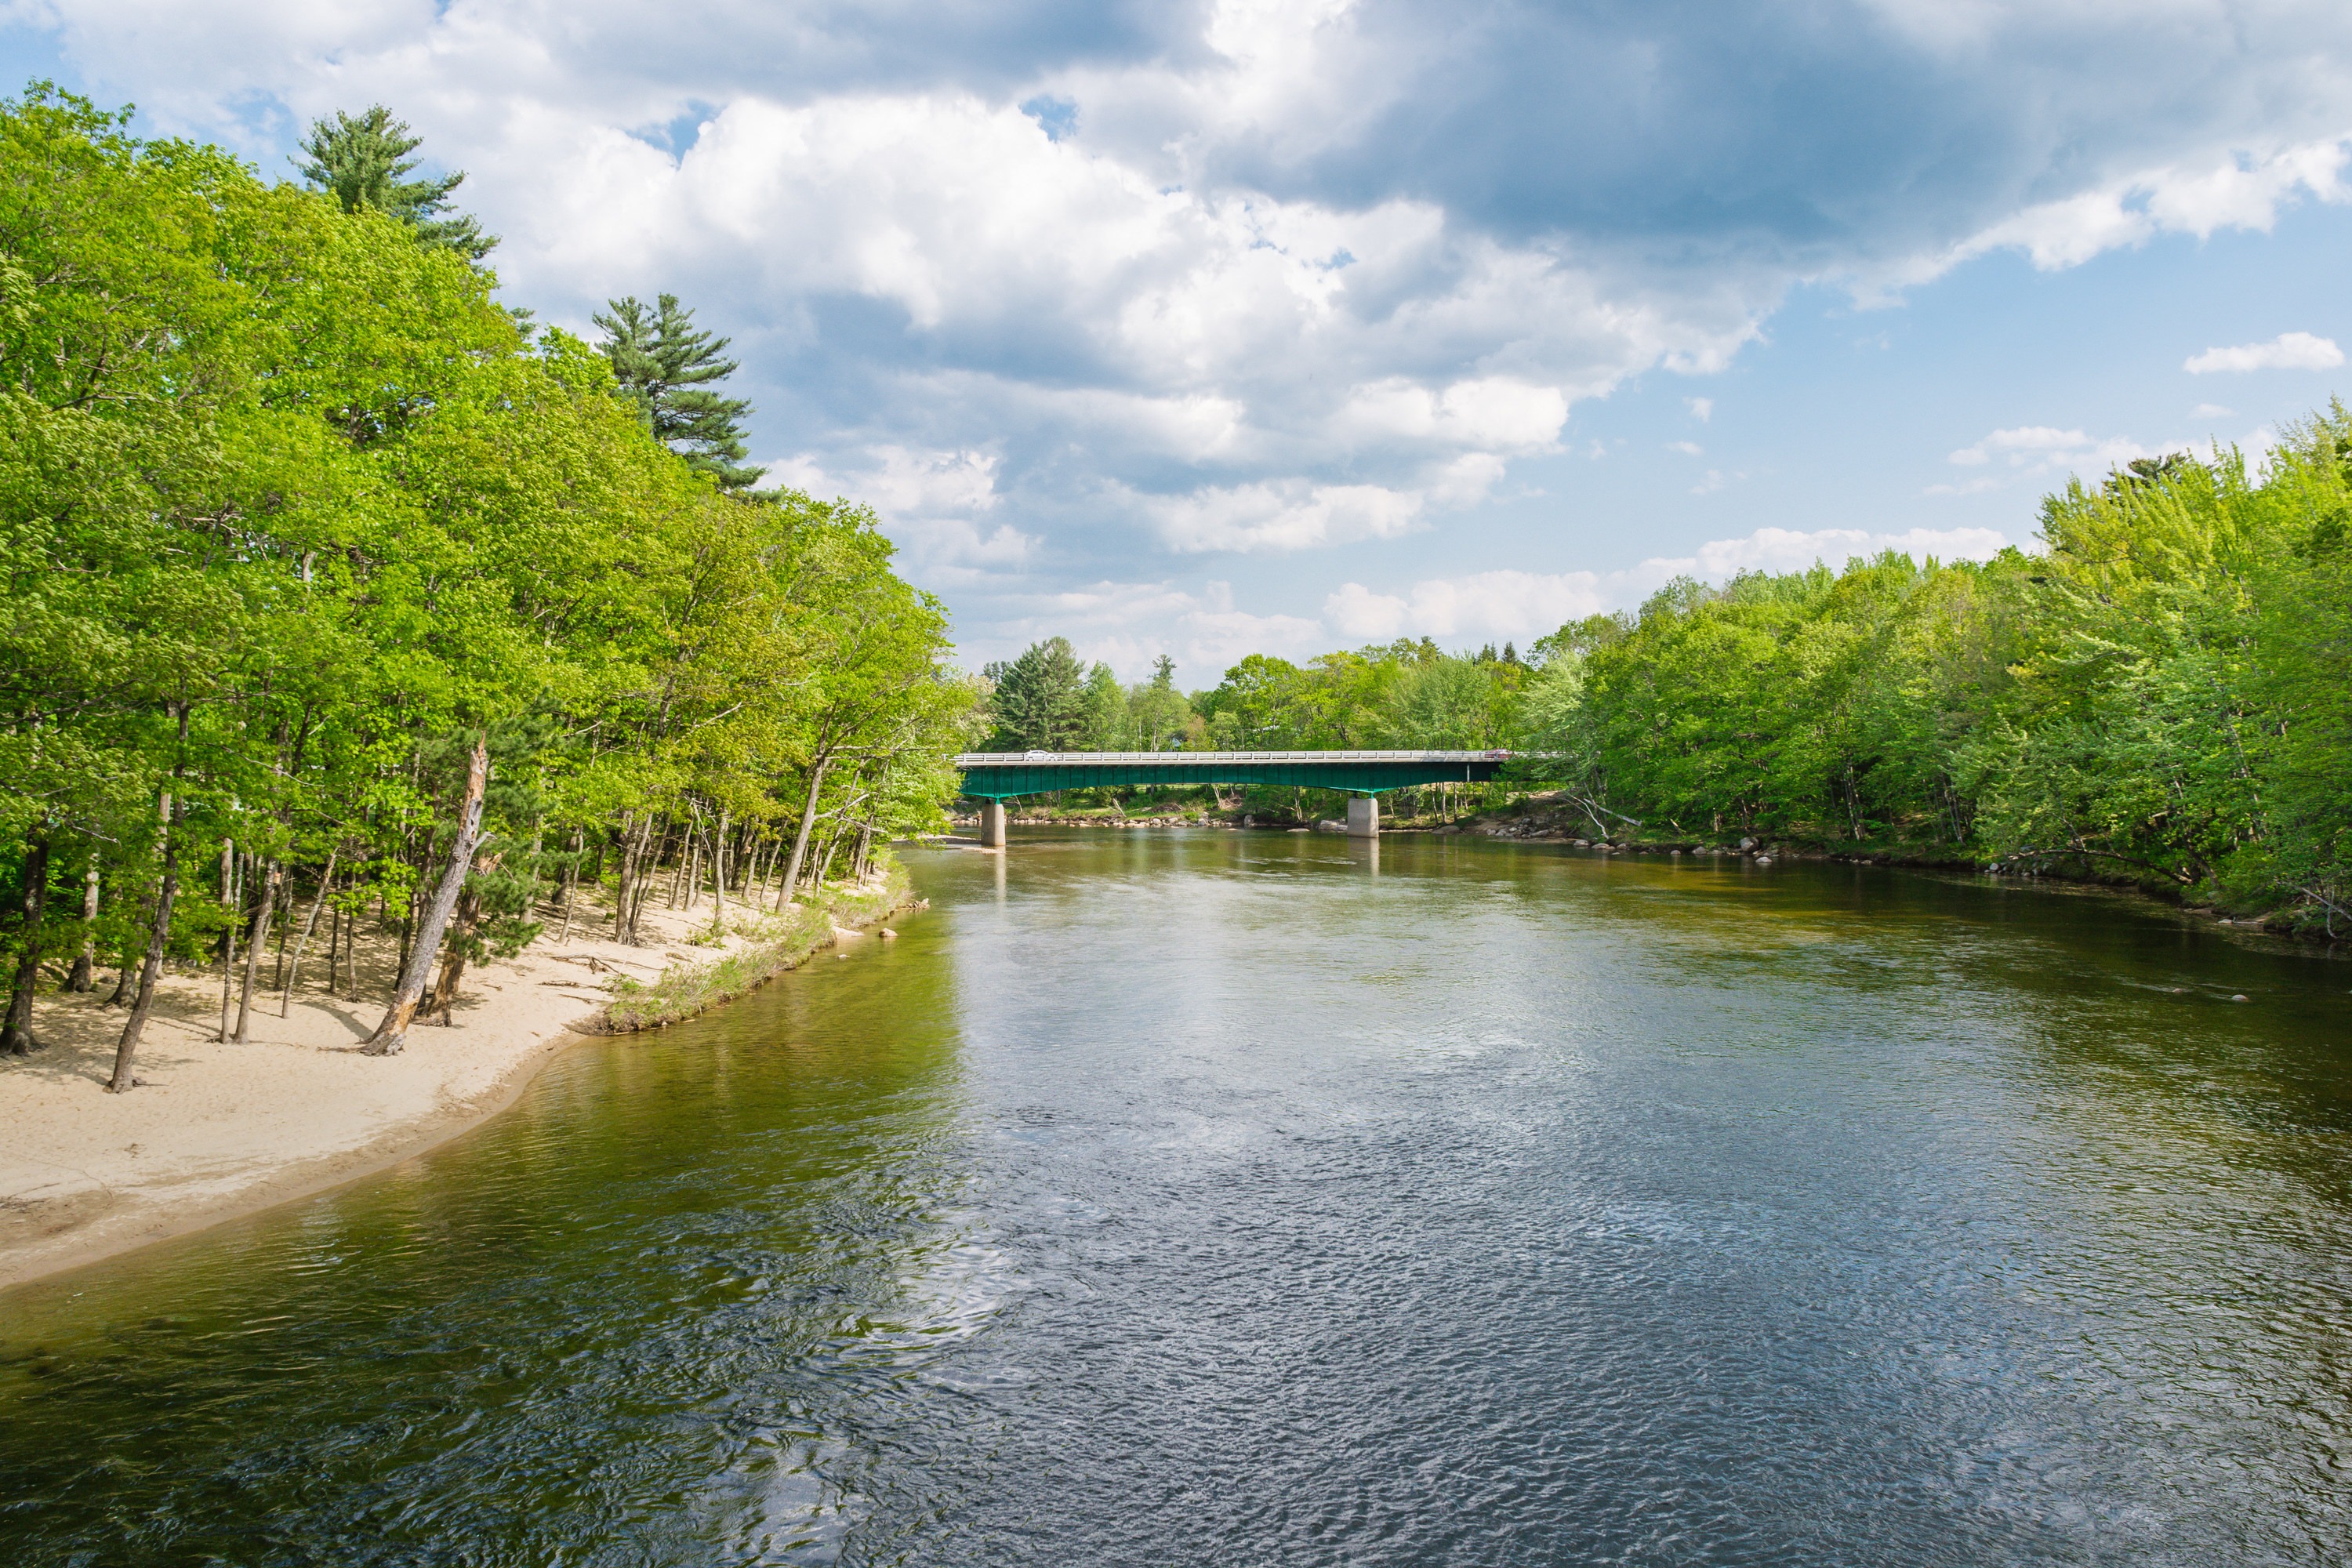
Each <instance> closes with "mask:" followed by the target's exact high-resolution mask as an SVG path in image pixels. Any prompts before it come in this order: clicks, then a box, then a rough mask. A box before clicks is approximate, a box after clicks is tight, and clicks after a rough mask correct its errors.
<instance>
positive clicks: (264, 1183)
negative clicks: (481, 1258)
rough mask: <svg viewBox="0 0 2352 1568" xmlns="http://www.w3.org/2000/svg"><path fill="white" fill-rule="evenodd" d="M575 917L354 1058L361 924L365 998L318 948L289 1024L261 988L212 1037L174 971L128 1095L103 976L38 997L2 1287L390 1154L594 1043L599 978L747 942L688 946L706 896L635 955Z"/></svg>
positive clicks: (13, 1066)
mask: <svg viewBox="0 0 2352 1568" xmlns="http://www.w3.org/2000/svg"><path fill="white" fill-rule="evenodd" d="M583 913H587V914H588V915H589V918H588V919H587V920H586V921H583V923H582V924H581V925H575V927H574V929H573V931H572V938H571V940H570V941H568V942H563V943H562V944H560V945H559V944H558V943H557V942H555V941H554V938H553V930H554V927H555V926H556V925H558V924H560V921H559V922H551V930H550V931H549V933H548V934H547V935H544V936H542V937H541V940H540V941H539V942H535V943H533V944H532V945H531V946H530V948H528V949H527V950H525V951H524V952H522V954H521V955H520V956H519V957H516V958H513V959H509V960H505V961H502V962H500V963H493V964H491V965H489V966H488V968H486V969H483V970H480V971H478V972H475V973H469V974H468V975H467V981H466V984H465V986H464V988H463V992H464V994H461V995H460V996H459V997H458V999H457V1006H456V1008H455V1009H454V1010H453V1015H454V1016H453V1022H452V1024H451V1025H450V1026H447V1027H444V1026H441V1025H439V1024H437V1023H436V1024H420V1025H418V1026H415V1027H414V1028H412V1029H411V1030H410V1031H409V1034H408V1044H407V1048H406V1049H405V1050H404V1051H403V1052H402V1053H401V1054H400V1055H399V1056H396V1057H363V1056H362V1055H360V1053H359V1047H360V1044H361V1042H362V1041H363V1040H364V1039H366V1037H368V1035H369V1034H371V1033H372V1032H373V1030H374V1028H375V1026H376V1023H377V1021H378V1020H379V1019H381V1018H382V1017H383V997H384V996H385V994H387V993H388V992H389V991H390V989H391V984H392V975H391V973H390V968H391V963H392V959H393V953H392V952H391V950H390V943H389V942H384V941H382V940H378V941H376V942H374V943H373V950H371V944H370V942H369V941H368V939H367V936H366V934H365V933H364V932H363V933H362V946H361V962H360V965H359V979H360V982H361V984H360V994H361V996H362V998H363V999H362V1000H359V1001H352V1000H349V999H347V998H345V997H341V996H337V995H332V994H327V993H326V992H325V991H324V990H323V989H322V984H323V976H324V972H325V967H326V966H325V963H324V962H323V954H322V953H320V952H319V951H318V950H317V949H316V948H315V947H314V950H313V952H312V954H311V956H310V957H307V958H306V959H305V960H304V963H303V968H304V979H303V981H302V983H301V984H300V986H299V988H298V989H297V990H296V992H295V994H294V997H293V1000H292V1005H291V1006H290V1008H289V1012H288V1016H286V1017H284V1018H280V1017H279V1016H278V994H277V993H275V992H270V993H268V995H267V998H266V1000H265V999H264V998H263V997H261V996H259V995H257V997H256V1012H255V1016H254V1018H253V1021H252V1025H251V1028H250V1031H249V1033H250V1042H249V1043H248V1044H246V1045H242V1046H238V1045H224V1044H222V1043H221V1042H220V1040H219V1038H218V1036H219V1031H220V975H219V973H218V971H217V970H215V971H214V972H213V973H210V974H205V975H199V974H193V973H167V974H166V975H165V976H164V978H163V981H162V982H161V983H160V984H158V986H157V988H156V997H155V1006H154V1011H153V1012H152V1015H151V1016H150V1017H149V1019H148V1024H147V1032H146V1036H145V1038H144V1040H143V1042H142V1045H141V1047H140V1050H139V1065H138V1076H139V1078H140V1079H141V1080H142V1085H143V1087H142V1088H140V1089H134V1090H132V1091H131V1093H129V1094H121V1095H116V1094H109V1093H107V1092H106V1091H105V1085H106V1081H107V1079H108V1077H109V1075H110V1072H111V1071H112V1069H113V1063H114V1046H115V1042H116V1041H117V1040H118V1039H119V1038H121V1033H122V1023H123V1017H124V1011H123V1009H121V1008H119V1007H110V1006H108V1005H106V1004H105V1001H104V998H105V997H106V996H107V995H108V994H110V992H111V990H112V979H113V976H112V974H111V973H107V974H106V975H105V976H104V978H103V980H102V981H101V983H100V986H99V988H98V989H97V990H96V991H95V992H92V993H90V994H87V995H72V994H59V993H56V992H50V991H47V990H44V991H43V993H42V994H41V995H40V996H39V998H38V999H37V1002H36V1004H35V1012H34V1033H35V1035H36V1037H37V1038H39V1039H41V1040H42V1041H44V1042H45V1043H46V1044H47V1049H45V1050H43V1051H40V1052H37V1054H35V1055H33V1056H29V1057H23V1058H0V1289H5V1287H6V1286H9V1285H12V1284H16V1283H20V1282H22V1281H24V1280H26V1279H35V1278H37V1277H39V1276H41V1275H45V1274H53V1273H57V1272H59V1271H61V1270H64V1269H68V1268H77V1267H79V1266H80V1265H82V1264H86V1263H91V1262H95V1261H97V1260H98V1259H100V1258H107V1257H110V1256H112V1255H114V1254H116V1253H120V1252H125V1251H128V1250H130V1249H131V1248H132V1247H141V1246H143V1245H145V1244H147V1243H149V1242H152V1241H160V1240H163V1239H164V1238H165V1237H173V1236H179V1235H184V1234H185V1233H186V1232H189V1231H192V1230H197V1229H201V1228H203V1227H204V1226H209V1225H215V1224H217V1223H219V1222H220V1221H222V1220H225V1219H229V1218H233V1217H235V1216H236V1215H243V1214H248V1213H251V1212H252V1211H254V1210H256V1209H259V1208H265V1207H268V1205H272V1204H278V1203H283V1202H285V1201H287V1200H288V1199H290V1198H296V1197H300V1196H303V1195H305V1194H310V1193H314V1192H318V1191H320V1190H322V1189H324V1188H327V1187H331V1186H334V1185H336V1184H340V1183H342V1182H347V1181H351V1180H352V1179H353V1178H355V1177H358V1176H363V1175H366V1174H368V1173H371V1172H373V1171H377V1170H382V1169H383V1168H385V1167H386V1166H390V1165H393V1164H396V1163H399V1162H400V1161H402V1160H404V1159H408V1158H410V1157H411V1156H413V1155H415V1154H417V1153H419V1152H423V1151H424V1150H425V1149H428V1148H431V1147H432V1146H433V1145H435V1144H436V1143H439V1142H444V1141H446V1140H447V1139H449V1138H453V1137H455V1136H457V1134H458V1133H460V1132H463V1131H466V1130H467V1128H469V1127H472V1126H474V1125H476V1124H477V1123H478V1122H480V1121H484V1120H486V1119H488V1117H490V1116H493V1115H495V1114H497V1113H498V1112H499V1110H503V1109H505V1108H506V1107H507V1106H508V1105H509V1104H511V1103H512V1102H513V1101H514V1100H515V1098H516V1097H517V1096H518V1095H520V1093H521V1092H522V1089H523V1088H524V1087H525V1086H526V1085H527V1084H529V1083H530V1079H532V1077H533V1076H534V1075H535V1074H537V1073H538V1071H539V1069H540V1068H542V1067H544V1066H545V1065H546V1064H547V1063H548V1061H549V1060H550V1059H551V1058H553V1057H554V1056H555V1055H556V1054H557V1053H558V1052H560V1051H562V1049H563V1048H564V1047H566V1046H568V1045H571V1044H574V1043H576V1042H577V1041H579V1040H581V1039H582V1038H584V1036H583V1035H581V1034H579V1033H575V1032H574V1030H573V1026H575V1025H585V1024H588V1023H590V1021H591V1020H592V1019H593V1018H594V1017H596V1016H598V1015H599V1013H600V1011H601V1009H602V1007H603V1005H604V1001H605V994H604V988H603V983H604V974H605V973H611V972H613V971H617V972H619V973H624V974H629V975H634V976H635V977H636V978H638V979H640V980H651V979H653V978H655V977H656V975H658V974H659V973H660V972H661V971H662V970H663V969H664V968H665V967H667V966H669V965H672V964H678V963H707V962H709V960H711V959H713V958H715V957H718V956H719V955H720V954H721V953H722V952H725V951H729V950H732V949H737V948H740V947H742V946H744V945H745V942H744V941H743V939H742V938H740V936H737V937H730V939H729V941H728V943H727V947H726V948H725V949H722V948H719V947H717V946H711V945H703V946H695V945H688V943H687V942H685V940H684V938H685V935H686V932H687V931H688V929H690V928H691V927H694V926H698V925H703V924H707V923H708V921H709V918H710V911H709V906H708V905H707V904H706V905H705V906H704V907H703V909H701V910H698V911H697V912H696V913H695V914H694V915H692V916H688V915H685V914H679V913H673V912H671V911H669V910H663V909H660V908H658V907H656V908H653V909H649V910H646V924H647V927H648V928H649V929H648V930H647V931H646V942H647V945H645V946H642V947H626V946H623V945H622V944H620V943H618V942H614V941H612V940H611V939H610V936H609V932H610V931H611V930H612V921H611V919H610V917H609V915H607V914H605V913H604V911H602V910H597V911H593V912H591V911H583ZM591 961H593V964H592V962H591ZM593 965H608V966H610V969H609V970H602V971H600V970H599V969H597V968H595V967H593ZM269 974H270V964H269V963H268V960H267V959H265V962H264V963H263V967H262V978H263V979H264V980H265V981H266V980H267V979H268V978H269Z"/></svg>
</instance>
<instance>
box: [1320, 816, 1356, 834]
mask: <svg viewBox="0 0 2352 1568" xmlns="http://www.w3.org/2000/svg"><path fill="white" fill-rule="evenodd" d="M1315 831H1316V832H1318V833H1345V832H1347V831H1348V825H1347V824H1346V823H1344V822H1334V821H1332V820H1331V819H1330V818H1329V817H1328V816H1327V817H1325V818H1324V819H1323V820H1322V821H1320V822H1318V823H1317V824H1316V825H1315Z"/></svg>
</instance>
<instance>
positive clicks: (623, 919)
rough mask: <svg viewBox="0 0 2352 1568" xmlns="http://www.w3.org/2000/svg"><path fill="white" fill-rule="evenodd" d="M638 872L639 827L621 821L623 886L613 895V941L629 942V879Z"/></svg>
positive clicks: (626, 821) (625, 818)
mask: <svg viewBox="0 0 2352 1568" xmlns="http://www.w3.org/2000/svg"><path fill="white" fill-rule="evenodd" d="M636 870H637V825H636V824H635V823H634V822H631V821H630V820H629V819H628V818H627V817H625V816H624V817H623V818H622V819H621V885H620V887H619V889H617V890H616V891H615V892H614V895H613V939H614V941H615V942H626V941H628V940H629V879H630V878H632V877H634V876H635V875H636Z"/></svg>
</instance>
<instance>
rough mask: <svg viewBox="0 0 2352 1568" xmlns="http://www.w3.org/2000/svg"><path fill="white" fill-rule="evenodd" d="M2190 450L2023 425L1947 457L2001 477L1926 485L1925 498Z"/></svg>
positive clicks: (2096, 469)
mask: <svg viewBox="0 0 2352 1568" xmlns="http://www.w3.org/2000/svg"><path fill="white" fill-rule="evenodd" d="M2188 449H2189V447H2188V443H2186V442H2182V441H2172V442H2167V443H2165V444H2163V445H2161V446H2156V447H2144V446H2142V445H2140V444H2139V443H2138V442H2137V441H2134V440H2131V439H2129V438H2128V437H2120V436H2113V437H2094V436H2092V435H2090V434H2088V433H2087V432H2084V431H2082V430H2061V429H2058V428H2056V427H2055V426H2048V425H2023V426H2016V427H2015V428H2012V429H2007V430H1995V431H1993V432H1992V433H1991V434H1990V435H1988V436H1986V437H1984V438H1983V439H1981V440H1979V441H1974V442H1971V443H1970V444H1969V445H1968V446H1966V447H1961V448H1960V449H1959V450H1958V451H1956V452H1954V453H1952V454H1951V456H1950V458H1948V461H1950V462H1952V463H1954V464H1956V465H1958V467H1960V468H1986V467H1988V466H1997V467H1998V468H2000V469H2002V470H2003V477H2002V478H1999V479H1996V478H1993V477H1991V476H1990V475H1987V476H1982V477H1979V478H1977V479H1969V480H1965V481H1962V482H1959V483H1948V484H1937V485H1930V486H1928V487H1927V494H1929V495H1972V494H1975V493H1977V492H1979V491H1982V490H1987V489H1995V488H1998V487H1999V486H2000V485H2001V484H2003V483H2005V482H2007V480H2008V479H2011V478H2026V479H2042V478H2046V477H2048V476H2050V475H2053V474H2061V473H2100V472H2104V471H2105V470H2107V469H2110V468H2115V467H2116V466H2117V465H2118V464H2122V463H2128V462H2130V461H2131V460H2132V459H2133V458H2153V457H2157V456H2158V455H2160V454H2162V453H2165V452H2183V451H2187V450H2188Z"/></svg>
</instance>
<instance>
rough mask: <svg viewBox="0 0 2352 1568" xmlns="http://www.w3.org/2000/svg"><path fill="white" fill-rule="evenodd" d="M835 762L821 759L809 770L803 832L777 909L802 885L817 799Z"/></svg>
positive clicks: (789, 863)
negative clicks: (828, 765) (827, 769)
mask: <svg viewBox="0 0 2352 1568" xmlns="http://www.w3.org/2000/svg"><path fill="white" fill-rule="evenodd" d="M832 761H833V759H832V758H830V757H819V758H817V759H816V761H815V763H814V764H812V765H811V767H810V768H809V788H808V803H807V804H806V805H803V806H802V807H801V830H800V832H799V833H797V834H795V835H794V836H793V858H791V859H790V860H789V861H787V862H785V865H784V890H783V892H782V894H781V895H779V900H778V902H777V905H776V907H777V908H778V909H780V910H781V909H782V908H783V907H784V905H786V904H788V903H791V902H792V901H793V889H794V888H796V887H798V886H799V885H800V877H801V859H802V858H803V856H805V855H806V854H807V853H808V841H809V829H810V828H812V827H814V826H816V797H817V795H818V792H820V791H821V790H822V789H823V788H824V770H825V767H826V764H828V763H831V762H832Z"/></svg>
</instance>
